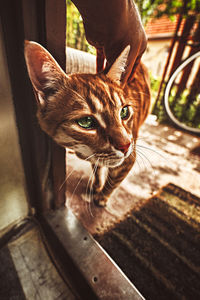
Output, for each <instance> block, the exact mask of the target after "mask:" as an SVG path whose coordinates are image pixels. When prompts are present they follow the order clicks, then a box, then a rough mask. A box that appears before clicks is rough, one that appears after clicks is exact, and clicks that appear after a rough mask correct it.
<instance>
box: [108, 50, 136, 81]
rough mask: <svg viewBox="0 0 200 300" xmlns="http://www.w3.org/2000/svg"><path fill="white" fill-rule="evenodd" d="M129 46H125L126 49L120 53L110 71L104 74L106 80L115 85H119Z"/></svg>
mask: <svg viewBox="0 0 200 300" xmlns="http://www.w3.org/2000/svg"><path fill="white" fill-rule="evenodd" d="M130 48H131V47H130V45H128V46H126V48H125V49H124V50H123V51H122V53H121V54H120V55H119V56H118V58H117V59H116V60H115V62H114V63H113V65H112V66H111V68H110V70H109V71H108V73H107V74H106V76H107V77H108V78H110V79H111V80H112V81H115V82H116V83H118V84H120V83H121V78H122V74H123V73H124V72H125V70H126V65H127V60H128V56H129V52H130Z"/></svg>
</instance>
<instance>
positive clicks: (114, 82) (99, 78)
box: [25, 42, 134, 167]
mask: <svg viewBox="0 0 200 300" xmlns="http://www.w3.org/2000/svg"><path fill="white" fill-rule="evenodd" d="M129 48H130V47H129V46H127V47H126V48H125V49H124V51H123V52H122V53H121V55H120V56H119V57H118V58H117V60H116V61H115V62H114V64H113V65H112V66H111V68H110V70H109V71H108V73H107V74H103V73H101V74H73V75H67V74H65V72H64V71H63V70H62V69H61V68H60V66H59V65H58V64H57V62H56V61H55V60H54V58H53V57H52V56H51V55H50V53H49V52H48V51H47V50H46V49H44V48H43V47H42V46H41V45H39V44H37V43H35V42H26V43H25V58H26V63H27V68H28V73H29V77H30V79H31V82H32V85H33V88H34V91H35V94H36V99H37V106H38V112H37V117H38V120H39V124H40V126H41V128H42V129H43V130H44V131H45V132H46V133H47V134H48V135H50V136H51V137H52V138H53V139H54V140H55V141H56V142H57V143H58V144H60V145H61V146H63V147H66V148H70V149H72V150H74V151H75V152H76V154H77V155H78V156H79V157H81V158H83V159H88V160H89V161H91V162H92V163H96V164H98V165H106V166H108V167H116V166H118V165H120V164H121V163H122V162H123V161H124V159H125V158H126V157H128V156H129V155H130V154H131V152H132V150H133V140H134V137H133V119H134V108H133V105H132V99H129V96H128V95H127V93H126V92H125V90H124V89H122V87H121V86H120V79H121V76H122V73H123V72H124V70H125V66H126V62H127V57H128V54H129Z"/></svg>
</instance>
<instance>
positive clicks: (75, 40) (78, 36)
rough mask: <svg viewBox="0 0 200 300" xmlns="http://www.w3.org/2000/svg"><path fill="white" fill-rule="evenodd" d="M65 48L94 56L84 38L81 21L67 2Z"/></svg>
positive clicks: (78, 14) (79, 16) (77, 12)
mask: <svg viewBox="0 0 200 300" xmlns="http://www.w3.org/2000/svg"><path fill="white" fill-rule="evenodd" d="M66 35H67V46H68V47H72V48H76V49H79V50H82V51H86V52H89V53H92V54H95V53H96V51H95V49H94V47H92V46H91V45H89V44H88V42H87V40H86V38H85V31H84V26H83V20H82V18H81V15H80V13H79V11H78V10H77V8H76V6H75V5H74V4H73V3H72V2H71V1H70V0H67V33H66Z"/></svg>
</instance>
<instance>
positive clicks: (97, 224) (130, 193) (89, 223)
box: [66, 117, 200, 234]
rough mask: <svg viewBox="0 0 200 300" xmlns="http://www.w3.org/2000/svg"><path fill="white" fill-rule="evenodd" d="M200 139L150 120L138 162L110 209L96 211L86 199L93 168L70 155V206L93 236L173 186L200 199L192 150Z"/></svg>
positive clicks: (199, 162) (199, 173)
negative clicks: (160, 189)
mask: <svg viewBox="0 0 200 300" xmlns="http://www.w3.org/2000/svg"><path fill="white" fill-rule="evenodd" d="M199 144H200V138H197V137H194V136H191V135H189V134H186V133H183V132H181V131H178V130H176V129H173V128H170V127H168V126H165V125H158V124H157V123H156V122H155V121H154V119H153V118H151V117H150V118H149V119H148V120H147V122H146V123H145V124H144V125H143V127H142V128H141V132H140V137H139V139H138V143H137V161H136V163H135V165H134V167H133V168H132V170H131V171H130V173H129V175H128V176H127V178H125V180H124V181H123V182H122V183H121V185H120V187H119V188H118V189H116V191H115V192H114V193H113V194H112V196H111V198H110V200H109V203H108V205H107V207H106V208H98V207H95V206H94V204H93V203H92V196H91V199H88V197H86V190H87V189H88V188H89V185H90V181H89V180H91V178H92V172H91V168H90V164H89V163H88V162H85V161H82V160H79V159H78V158H77V157H76V156H75V155H74V154H73V153H70V152H69V153H67V176H68V180H67V201H66V205H67V206H68V207H70V208H71V209H72V211H73V212H74V214H75V215H76V216H77V217H78V218H79V219H80V220H81V222H82V224H83V225H84V226H85V227H86V229H87V230H88V231H89V232H90V233H92V234H95V233H99V232H101V233H102V232H104V231H106V230H107V229H108V228H110V227H111V226H113V224H115V223H116V222H119V221H120V220H123V219H124V218H125V217H126V215H127V214H128V213H129V212H130V210H132V209H135V210H137V209H140V208H141V207H142V206H143V205H144V204H145V202H146V201H147V199H149V197H151V196H152V195H153V194H154V193H156V192H157V191H158V190H159V188H161V187H162V186H163V185H166V184H168V183H169V182H171V183H174V184H176V185H178V186H180V187H182V188H183V189H185V190H188V191H190V192H191V193H193V194H195V195H197V196H200V157H199V156H197V155H193V154H191V150H192V149H193V148H195V147H196V146H197V145H199Z"/></svg>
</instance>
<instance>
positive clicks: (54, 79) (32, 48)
mask: <svg viewBox="0 0 200 300" xmlns="http://www.w3.org/2000/svg"><path fill="white" fill-rule="evenodd" d="M24 54H25V60H26V65H27V69H28V73H29V77H30V80H31V82H32V85H33V87H34V90H35V92H36V95H37V100H38V101H39V103H38V104H40V105H42V106H43V105H44V104H45V102H46V100H47V98H48V96H49V95H53V94H54V93H55V92H56V91H57V90H59V87H60V85H61V84H62V83H63V79H64V78H66V77H67V75H66V74H65V73H64V71H63V70H62V69H61V67H60V66H59V65H58V63H57V62H56V61H55V59H54V58H53V57H52V56H51V54H50V53H49V52H48V51H47V50H46V49H45V48H43V47H42V46H41V45H40V44H38V43H36V42H31V41H25V47H24Z"/></svg>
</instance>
